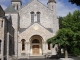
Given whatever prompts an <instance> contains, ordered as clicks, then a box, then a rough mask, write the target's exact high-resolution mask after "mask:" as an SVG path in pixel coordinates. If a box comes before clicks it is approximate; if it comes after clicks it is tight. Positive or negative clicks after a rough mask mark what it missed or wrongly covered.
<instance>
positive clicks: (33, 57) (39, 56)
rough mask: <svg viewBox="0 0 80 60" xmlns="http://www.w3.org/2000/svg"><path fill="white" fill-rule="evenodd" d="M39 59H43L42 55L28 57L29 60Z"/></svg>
mask: <svg viewBox="0 0 80 60" xmlns="http://www.w3.org/2000/svg"><path fill="white" fill-rule="evenodd" d="M39 58H40V59H41V58H45V57H44V56H43V55H38V56H29V59H39Z"/></svg>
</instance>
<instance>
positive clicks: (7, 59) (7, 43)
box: [6, 33, 9, 60]
mask: <svg viewBox="0 0 80 60" xmlns="http://www.w3.org/2000/svg"><path fill="white" fill-rule="evenodd" d="M6 43H7V60H9V33H7V42H6Z"/></svg>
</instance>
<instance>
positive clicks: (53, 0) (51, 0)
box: [48, 0, 56, 3]
mask: <svg viewBox="0 0 80 60" xmlns="http://www.w3.org/2000/svg"><path fill="white" fill-rule="evenodd" d="M50 2H55V3H56V1H55V0H48V3H50Z"/></svg>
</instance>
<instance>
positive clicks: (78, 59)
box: [19, 57, 80, 60]
mask: <svg viewBox="0 0 80 60" xmlns="http://www.w3.org/2000/svg"><path fill="white" fill-rule="evenodd" d="M72 59H74V60H80V57H72ZM19 60H60V59H41V58H40V59H19Z"/></svg>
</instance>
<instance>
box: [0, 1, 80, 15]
mask: <svg viewBox="0 0 80 60" xmlns="http://www.w3.org/2000/svg"><path fill="white" fill-rule="evenodd" d="M21 1H22V4H23V5H25V4H27V3H28V2H29V1H30V0H21ZM39 1H40V2H41V3H43V4H44V5H45V6H47V2H48V0H39ZM56 2H57V3H56V11H57V16H66V15H67V14H68V13H69V12H71V13H73V12H74V11H75V10H80V6H76V5H75V4H71V3H70V2H68V0H56ZM10 4H11V0H0V5H1V6H2V8H3V9H4V10H5V9H6V8H7V7H8V6H9V5H10Z"/></svg>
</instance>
